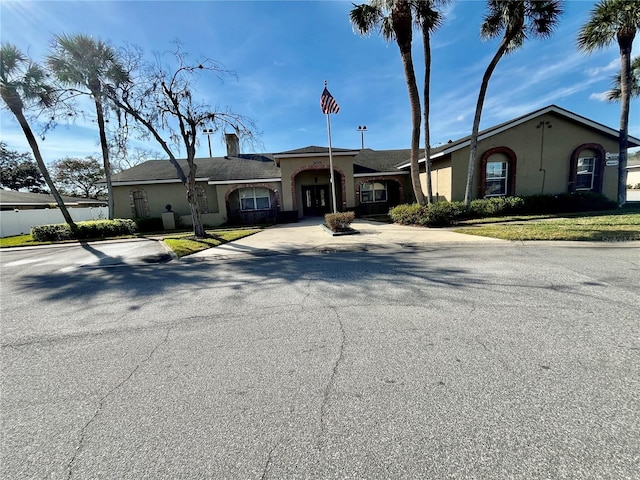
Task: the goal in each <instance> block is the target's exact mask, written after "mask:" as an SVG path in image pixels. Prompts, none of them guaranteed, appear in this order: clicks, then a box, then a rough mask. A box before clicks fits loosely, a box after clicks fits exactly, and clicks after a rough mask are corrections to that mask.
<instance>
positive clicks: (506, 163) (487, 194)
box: [484, 160, 509, 197]
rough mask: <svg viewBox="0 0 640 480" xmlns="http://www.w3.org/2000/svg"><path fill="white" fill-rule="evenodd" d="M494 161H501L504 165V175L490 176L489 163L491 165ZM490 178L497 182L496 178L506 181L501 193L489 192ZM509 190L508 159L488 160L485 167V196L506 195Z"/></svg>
mask: <svg viewBox="0 0 640 480" xmlns="http://www.w3.org/2000/svg"><path fill="white" fill-rule="evenodd" d="M492 163H500V164H502V165H504V175H503V176H501V177H489V172H488V170H489V165H491V164H492ZM489 180H491V181H492V182H495V181H496V180H502V181H503V182H504V190H503V191H502V192H501V193H487V184H488V182H489ZM508 191H509V162H507V161H506V160H499V161H493V162H491V161H488V162H487V163H486V165H485V167H484V192H485V195H484V196H485V197H506V196H507V193H508Z"/></svg>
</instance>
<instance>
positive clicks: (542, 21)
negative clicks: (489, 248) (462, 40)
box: [464, 0, 563, 206]
mask: <svg viewBox="0 0 640 480" xmlns="http://www.w3.org/2000/svg"><path fill="white" fill-rule="evenodd" d="M562 3H563V2H562V1H561V0H488V1H487V9H488V11H487V14H486V15H485V17H484V21H483V23H482V27H481V30H480V35H481V37H482V38H483V39H490V38H495V37H498V36H499V35H500V34H502V39H501V41H500V45H499V46H498V50H497V51H496V53H495V55H494V56H493V58H492V59H491V62H489V65H488V66H487V69H486V70H485V72H484V75H483V77H482V83H481V84H480V92H479V94H478V102H477V103H476V113H475V115H474V117H473V128H472V130H471V139H470V145H469V167H468V170H467V185H466V188H465V193H464V203H465V205H467V206H469V204H470V203H471V187H472V185H473V173H474V168H475V164H476V153H477V149H478V131H479V130H480V117H481V116H482V107H483V105H484V98H485V96H486V93H487V87H488V86H489V80H490V79H491V75H492V74H493V71H494V70H495V68H496V66H497V65H498V62H499V61H500V59H501V58H502V57H503V56H504V55H505V54H508V53H511V52H513V51H514V50H516V49H518V48H519V47H521V46H522V44H523V43H524V41H525V40H526V39H527V38H528V37H529V36H530V35H533V36H535V37H539V38H546V37H548V36H549V35H551V33H552V32H553V29H554V27H555V26H556V24H557V23H558V19H559V17H560V14H561V13H562Z"/></svg>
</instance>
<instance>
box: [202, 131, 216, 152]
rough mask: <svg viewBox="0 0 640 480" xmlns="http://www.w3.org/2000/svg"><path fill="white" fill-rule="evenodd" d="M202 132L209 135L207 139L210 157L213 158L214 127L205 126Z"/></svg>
mask: <svg viewBox="0 0 640 480" xmlns="http://www.w3.org/2000/svg"><path fill="white" fill-rule="evenodd" d="M202 133H204V134H205V135H206V136H207V140H208V142H209V158H213V155H212V154H211V135H213V134H214V133H215V131H214V130H213V128H205V129H204V130H203V131H202Z"/></svg>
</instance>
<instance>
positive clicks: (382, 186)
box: [360, 181, 387, 203]
mask: <svg viewBox="0 0 640 480" xmlns="http://www.w3.org/2000/svg"><path fill="white" fill-rule="evenodd" d="M386 201H387V182H384V181H378V182H365V183H363V184H362V186H361V187H360V203H374V202H386Z"/></svg>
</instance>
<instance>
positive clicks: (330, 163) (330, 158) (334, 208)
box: [324, 82, 338, 213]
mask: <svg viewBox="0 0 640 480" xmlns="http://www.w3.org/2000/svg"><path fill="white" fill-rule="evenodd" d="M324 84H325V86H326V85H327V82H324ZM329 115H330V114H329V113H327V133H328V135H329V168H330V169H331V197H332V198H333V213H338V205H337V203H336V183H335V180H334V178H333V154H332V152H331V120H329Z"/></svg>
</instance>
